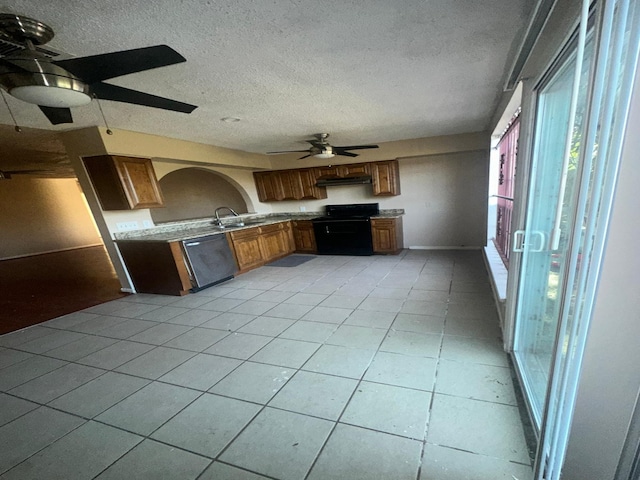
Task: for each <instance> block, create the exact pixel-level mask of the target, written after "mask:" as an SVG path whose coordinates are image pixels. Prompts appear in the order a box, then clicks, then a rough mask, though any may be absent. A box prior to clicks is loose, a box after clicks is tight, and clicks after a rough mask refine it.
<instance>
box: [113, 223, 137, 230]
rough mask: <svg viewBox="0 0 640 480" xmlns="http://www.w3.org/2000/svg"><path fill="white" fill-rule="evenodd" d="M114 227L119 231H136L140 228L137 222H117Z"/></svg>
mask: <svg viewBox="0 0 640 480" xmlns="http://www.w3.org/2000/svg"><path fill="white" fill-rule="evenodd" d="M116 227H118V230H120V231H122V230H137V229H138V228H140V226H139V225H138V222H118V223H116Z"/></svg>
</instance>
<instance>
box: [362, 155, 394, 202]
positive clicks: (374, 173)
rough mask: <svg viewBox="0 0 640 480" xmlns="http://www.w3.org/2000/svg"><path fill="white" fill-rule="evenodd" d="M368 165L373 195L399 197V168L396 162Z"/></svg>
mask: <svg viewBox="0 0 640 480" xmlns="http://www.w3.org/2000/svg"><path fill="white" fill-rule="evenodd" d="M369 165H370V167H371V177H372V182H373V194H374V195H389V196H391V195H400V168H399V166H398V161H397V160H389V161H385V162H373V163H371V164H369Z"/></svg>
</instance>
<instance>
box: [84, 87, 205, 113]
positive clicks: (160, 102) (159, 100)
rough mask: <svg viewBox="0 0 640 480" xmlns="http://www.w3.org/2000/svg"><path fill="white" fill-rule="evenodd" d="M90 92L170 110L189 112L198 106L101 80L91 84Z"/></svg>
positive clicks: (103, 96)
mask: <svg viewBox="0 0 640 480" xmlns="http://www.w3.org/2000/svg"><path fill="white" fill-rule="evenodd" d="M91 93H92V94H95V95H96V97H98V98H99V99H100V100H113V101H115V102H123V103H133V104H135V105H144V106H145V107H155V108H162V109H163V110H172V111H174V112H182V113H191V112H193V111H194V110H195V109H196V108H198V107H197V106H196V105H189V104H188V103H182V102H178V101H176V100H171V99H169V98H164V97H158V96H156V95H151V94H149V93H144V92H139V91H137V90H131V89H130V88H124V87H119V86H117V85H111V84H109V83H102V82H98V83H94V84H93V85H91Z"/></svg>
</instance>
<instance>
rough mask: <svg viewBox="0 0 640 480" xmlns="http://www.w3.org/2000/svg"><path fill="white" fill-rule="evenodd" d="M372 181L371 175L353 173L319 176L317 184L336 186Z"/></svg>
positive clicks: (362, 183) (320, 185) (319, 185)
mask: <svg viewBox="0 0 640 480" xmlns="http://www.w3.org/2000/svg"><path fill="white" fill-rule="evenodd" d="M368 183H371V175H352V176H346V177H328V176H327V177H319V178H318V180H317V182H316V186H318V187H336V186H340V185H364V184H368Z"/></svg>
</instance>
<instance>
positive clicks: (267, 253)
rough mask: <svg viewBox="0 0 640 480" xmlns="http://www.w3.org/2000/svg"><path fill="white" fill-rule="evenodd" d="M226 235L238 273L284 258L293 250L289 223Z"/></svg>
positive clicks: (248, 229) (293, 245)
mask: <svg viewBox="0 0 640 480" xmlns="http://www.w3.org/2000/svg"><path fill="white" fill-rule="evenodd" d="M228 235H229V239H230V242H229V243H230V244H231V248H232V250H233V252H234V255H235V258H236V261H237V263H238V270H239V272H238V273H244V272H246V271H248V270H252V269H254V268H257V267H260V266H262V265H264V264H266V263H269V262H272V261H274V260H277V259H278V258H282V257H286V256H287V255H289V254H290V253H292V252H293V251H294V248H295V244H294V241H293V233H292V230H291V222H281V223H275V224H272V225H265V226H262V227H254V228H247V229H243V230H238V231H235V232H230V233H228Z"/></svg>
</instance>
